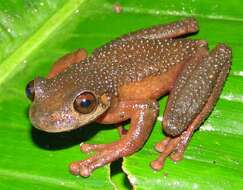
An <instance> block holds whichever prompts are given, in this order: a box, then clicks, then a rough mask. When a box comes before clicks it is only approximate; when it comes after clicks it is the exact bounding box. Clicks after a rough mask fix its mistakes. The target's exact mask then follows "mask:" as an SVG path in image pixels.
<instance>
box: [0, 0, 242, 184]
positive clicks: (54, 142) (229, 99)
mask: <svg viewBox="0 0 243 190" xmlns="http://www.w3.org/2000/svg"><path fill="white" fill-rule="evenodd" d="M116 2H117V1H113V0H93V1H88V0H18V1H17V0H9V1H2V2H1V3H0V91H1V93H0V113H1V114H0V134H1V138H0V150H1V158H0V189H7V188H8V189H34V188H38V189H127V188H129V186H128V185H127V184H126V183H125V182H124V178H125V176H124V175H123V173H119V169H118V170H117V171H116V172H112V173H113V175H112V180H113V181H112V180H111V178H110V169H109V166H106V167H102V168H100V169H97V170H96V171H95V172H94V173H93V174H92V176H90V177H89V178H82V177H75V176H72V175H70V174H69V172H68V164H69V163H70V162H72V161H74V160H81V159H84V158H86V157H87V156H89V155H85V154H83V153H81V152H79V143H80V142H82V141H87V140H88V141H89V142H91V143H109V142H113V141H115V140H118V138H119V137H118V134H117V131H116V130H115V129H113V127H112V126H108V127H107V126H105V127H104V126H97V125H89V126H87V127H84V128H81V129H80V130H76V131H73V132H69V133H61V134H47V133H44V132H40V131H37V130H35V129H34V128H32V126H31V124H30V122H29V119H28V114H27V113H28V106H29V102H28V100H27V98H26V97H25V93H24V91H25V85H26V84H27V82H28V81H30V80H32V79H33V78H34V77H36V76H46V74H47V73H48V70H49V69H50V67H51V64H52V63H53V62H54V61H55V60H56V59H58V58H59V57H60V56H62V55H64V54H65V53H67V52H70V51H73V50H75V49H77V48H81V47H83V48H86V49H87V50H88V51H89V52H91V51H92V50H93V49H94V48H96V47H98V46H100V45H102V44H104V43H106V42H107V41H109V40H111V39H114V38H115V37H118V36H120V35H121V34H125V33H127V32H130V31H134V30H136V29H139V28H144V27H147V26H151V25H154V24H159V23H167V22H169V21H172V20H177V19H179V18H181V17H188V16H195V17H196V18H197V19H198V21H199V24H200V32H199V33H198V34H196V35H195V36H192V38H195V39H196V38H200V39H206V40H207V41H208V42H209V44H210V47H211V48H213V47H214V46H215V45H216V44H217V43H219V42H224V43H227V44H229V46H230V47H232V49H233V65H232V69H231V72H230V75H229V77H228V80H227V81H226V84H225V87H224V90H223V92H222V94H221V97H220V100H219V101H218V103H217V105H216V107H215V109H214V111H213V113H212V114H211V115H210V117H209V118H208V119H207V120H206V122H205V123H204V124H203V125H202V127H201V128H200V130H199V131H197V132H196V133H195V134H194V136H193V138H192V140H191V142H190V144H189V146H188V148H187V150H186V153H185V159H184V160H183V161H180V162H178V163H177V164H174V163H173V162H172V161H171V160H169V159H168V160H167V161H166V164H165V167H164V169H163V170H161V171H160V172H154V171H153V170H152V169H151V168H150V167H149V163H150V161H152V160H154V159H155V158H156V157H157V156H158V153H156V152H155V150H154V148H153V146H154V144H155V143H156V142H158V141H160V140H162V139H163V138H164V135H163V133H162V130H161V126H160V122H159V121H158V122H157V123H156V124H155V127H154V130H153V132H152V134H151V136H150V138H149V140H148V141H147V143H146V145H145V146H144V148H143V149H142V150H141V151H139V152H137V153H135V154H134V155H132V156H130V157H127V158H124V161H123V166H122V167H123V170H124V171H125V172H126V173H127V177H128V179H129V180H130V182H131V184H132V185H133V186H134V188H136V189H163V187H164V188H166V189H243V176H242V175H243V156H242V155H243V149H242V145H243V130H242V129H243V128H242V127H243V118H242V110H243V85H242V84H243V77H242V76H243V74H242V73H243V65H242V63H241V61H242V52H241V46H242V45H243V44H242V43H243V42H242V38H243V36H242V35H243V34H242V31H243V27H242V22H243V8H242V6H241V1H239V0H231V1H229V2H227V1H220V0H216V1H210V0H204V1H197V0H191V1H179V0H175V1H159V0H156V1H149V0H140V1H139V0H136V1H135V0H134V1H129V0H123V1H119V2H120V4H121V5H122V7H123V11H122V13H120V14H117V13H115V12H114V11H113V5H114V3H116ZM165 104H166V98H163V99H162V100H161V101H160V107H161V110H160V116H161V115H162V114H163V109H164V107H165ZM117 172H118V173H117Z"/></svg>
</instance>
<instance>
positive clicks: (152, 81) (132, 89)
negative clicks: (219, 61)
mask: <svg viewBox="0 0 243 190" xmlns="http://www.w3.org/2000/svg"><path fill="white" fill-rule="evenodd" d="M182 67H183V64H177V65H175V66H174V67H172V68H171V69H170V70H169V71H167V72H165V73H162V74H160V75H157V76H150V77H147V78H145V79H143V80H141V81H138V82H132V83H129V84H125V85H123V86H121V87H120V88H119V89H118V97H119V99H120V100H146V99H157V98H159V97H160V96H162V95H164V94H165V93H167V92H169V91H170V90H171V89H172V87H173V84H174V81H175V80H176V77H177V75H178V74H179V72H180V71H181V69H182Z"/></svg>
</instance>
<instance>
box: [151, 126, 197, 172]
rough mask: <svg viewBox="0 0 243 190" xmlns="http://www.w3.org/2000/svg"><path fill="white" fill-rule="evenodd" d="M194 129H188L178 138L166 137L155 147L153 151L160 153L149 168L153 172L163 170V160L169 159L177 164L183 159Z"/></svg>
mask: <svg viewBox="0 0 243 190" xmlns="http://www.w3.org/2000/svg"><path fill="white" fill-rule="evenodd" d="M193 131H194V127H193V126H191V127H189V128H188V129H187V130H186V131H184V132H183V133H182V134H181V135H180V136H178V137H174V138H172V137H166V138H165V139H164V140H162V141H161V142H159V143H158V144H156V145H155V149H156V150H157V151H158V152H160V153H161V154H160V155H159V157H158V159H156V160H154V161H152V162H151V167H152V168H153V169H154V170H160V169H161V168H163V165H164V162H165V159H166V158H167V157H168V156H170V158H171V159H172V160H173V161H175V162H177V161H179V160H181V159H182V158H183V155H184V151H185V148H186V146H187V144H188V141H189V140H190V137H191V135H192V134H193Z"/></svg>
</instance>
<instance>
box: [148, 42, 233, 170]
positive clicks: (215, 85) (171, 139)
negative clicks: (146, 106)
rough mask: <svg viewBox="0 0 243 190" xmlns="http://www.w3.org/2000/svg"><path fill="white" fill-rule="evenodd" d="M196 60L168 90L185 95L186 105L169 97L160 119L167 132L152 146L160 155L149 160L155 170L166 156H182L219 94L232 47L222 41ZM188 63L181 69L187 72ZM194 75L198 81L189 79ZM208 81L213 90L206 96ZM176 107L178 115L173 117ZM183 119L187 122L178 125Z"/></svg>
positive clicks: (175, 113)
mask: <svg viewBox="0 0 243 190" xmlns="http://www.w3.org/2000/svg"><path fill="white" fill-rule="evenodd" d="M198 60H199V61H200V62H199V63H198V64H197V65H196V67H195V68H194V69H195V70H194V71H191V72H190V74H189V75H188V78H187V77H185V75H183V73H182V74H181V76H179V78H180V77H184V78H187V79H186V82H184V83H183V81H182V82H181V81H177V82H176V84H175V87H174V88H173V90H172V92H171V94H174V95H177V96H181V100H183V99H184V103H186V105H185V104H181V103H180V101H179V100H177V98H178V97H177V98H174V97H170V98H169V102H168V104H167V107H166V110H165V116H164V121H163V124H164V130H165V131H166V133H167V134H168V135H169V136H168V137H166V138H165V140H163V141H162V142H160V143H158V144H157V145H156V146H155V148H156V149H157V151H159V152H161V154H160V156H159V158H158V159H157V160H155V161H153V162H152V163H151V167H152V168H153V169H155V170H159V169H161V168H162V167H163V164H164V161H165V159H166V158H167V157H168V156H170V157H171V158H172V160H174V161H178V160H180V159H182V158H183V154H184V151H185V148H186V146H187V144H188V142H189V140H190V138H191V136H192V135H193V132H194V131H195V130H196V129H197V128H198V127H199V126H200V124H201V123H202V122H203V121H204V120H205V118H206V117H207V116H208V115H209V114H210V112H211V111H212V109H213V107H214V104H215V103H216V101H217V99H218V97H219V95H220V92H221V90H222V87H223V84H224V81H225V79H226V77H227V74H228V72H229V69H230V66H231V50H230V49H229V48H227V47H226V46H225V45H222V44H221V45H218V46H217V47H216V48H215V49H214V50H213V51H212V53H211V54H210V56H207V57H204V58H203V57H201V58H200V59H198ZM188 66H189V67H190V64H188V65H187V66H185V67H186V68H185V69H184V70H183V72H189V71H188V68H187V67H188ZM197 68H198V69H197ZM189 70H190V69H189ZM200 70H201V72H203V73H204V74H206V75H207V76H203V75H198V73H197V72H199V71H200ZM199 73H200V72H199ZM195 75H198V76H197V77H198V81H196V83H195V81H193V80H192V79H193V77H196V76H195ZM215 75H216V76H215ZM204 77H205V78H204ZM193 83H195V84H197V86H192V84H193ZM207 85H209V87H210V85H211V86H212V90H211V91H210V92H209V93H208V94H209V96H207V95H205V94H204V93H205V91H206V90H207V89H206V88H207ZM188 86H190V87H191V88H190V89H191V91H188V92H187V90H188V89H187V87H188ZM197 88H198V89H197ZM178 89H179V90H178ZM205 89H206V90H205ZM210 89H211V88H209V90H210ZM190 95H192V96H194V97H193V98H191V100H188V97H190ZM195 99H198V100H195ZM187 101H188V102H189V103H188V102H187ZM197 101H199V102H197ZM187 103H188V104H187ZM183 106H184V107H183ZM180 109H183V110H185V112H184V113H183V110H180ZM178 110H179V116H180V118H179V117H178V118H176V117H177V115H178V113H177V111H178ZM181 112H182V114H181ZM186 115H189V117H190V118H189V119H188V116H186ZM185 118H186V120H188V121H184V120H183V119H185ZM181 120H183V121H181ZM184 122H186V123H188V124H186V125H185V126H180V125H182V124H183V123H184ZM178 124H179V125H178Z"/></svg>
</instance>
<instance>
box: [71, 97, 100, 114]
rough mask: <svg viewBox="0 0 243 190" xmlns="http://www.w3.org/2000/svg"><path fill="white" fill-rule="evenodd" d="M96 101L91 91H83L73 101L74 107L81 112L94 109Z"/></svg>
mask: <svg viewBox="0 0 243 190" xmlns="http://www.w3.org/2000/svg"><path fill="white" fill-rule="evenodd" d="M96 107H97V101H96V98H95V96H94V94H93V93H91V92H83V93H81V94H79V95H78V96H77V97H76V99H75V101H74V108H75V110H76V111H78V112H79V113H82V114H88V113H91V112H92V111H94V110H95V108H96Z"/></svg>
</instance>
